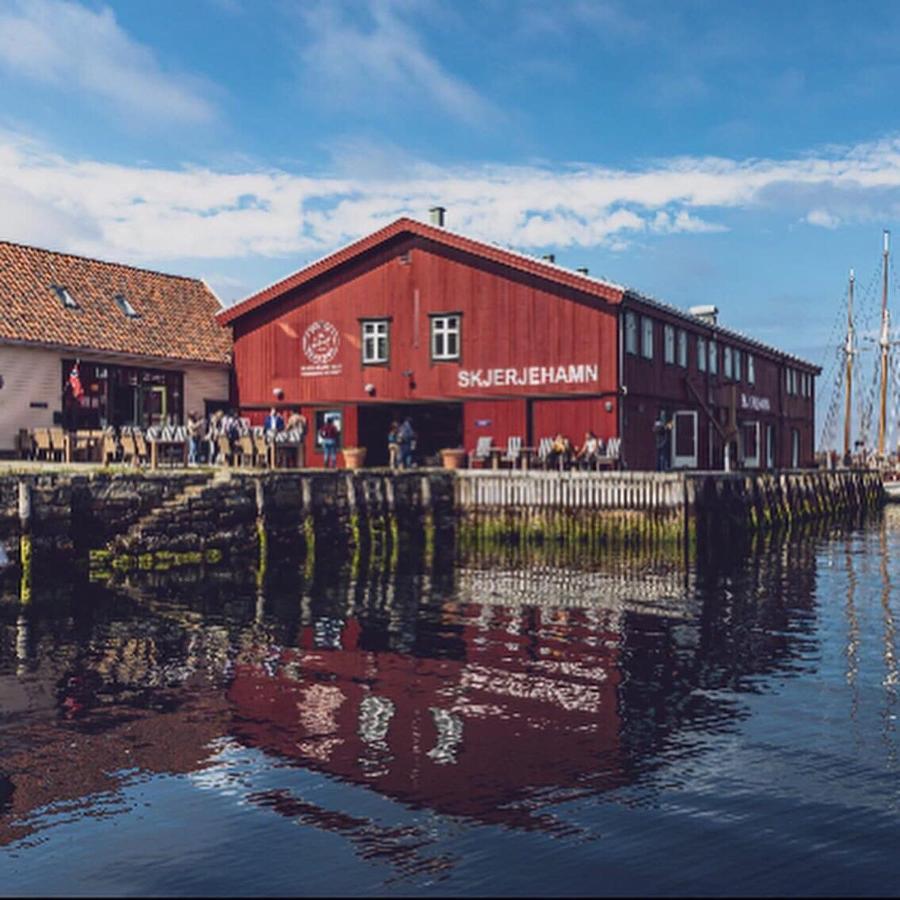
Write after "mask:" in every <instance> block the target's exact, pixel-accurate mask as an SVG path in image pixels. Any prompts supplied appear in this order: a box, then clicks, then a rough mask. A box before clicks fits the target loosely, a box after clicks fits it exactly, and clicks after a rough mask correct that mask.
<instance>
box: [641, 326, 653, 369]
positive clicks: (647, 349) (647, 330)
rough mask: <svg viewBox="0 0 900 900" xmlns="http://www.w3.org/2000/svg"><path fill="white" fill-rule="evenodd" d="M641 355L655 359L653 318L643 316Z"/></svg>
mask: <svg viewBox="0 0 900 900" xmlns="http://www.w3.org/2000/svg"><path fill="white" fill-rule="evenodd" d="M641 356H643V357H644V359H653V319H651V318H650V316H641Z"/></svg>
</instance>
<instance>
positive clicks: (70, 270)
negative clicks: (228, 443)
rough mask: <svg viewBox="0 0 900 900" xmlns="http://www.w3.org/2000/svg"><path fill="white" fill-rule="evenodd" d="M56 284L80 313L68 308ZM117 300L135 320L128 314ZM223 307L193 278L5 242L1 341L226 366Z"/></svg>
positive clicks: (0, 244)
mask: <svg viewBox="0 0 900 900" xmlns="http://www.w3.org/2000/svg"><path fill="white" fill-rule="evenodd" d="M54 285H59V286H60V287H64V288H66V289H67V290H68V292H69V293H70V294H71V295H72V297H73V299H74V300H75V302H76V303H77V304H78V309H67V308H66V307H65V306H64V305H63V302H62V300H61V299H60V298H59V296H58V295H57V293H56V291H55V290H54V287H53V286H54ZM116 294H124V296H125V297H126V298H127V300H128V302H129V303H130V304H131V306H132V307H133V308H134V310H135V312H137V313H138V314H139V317H138V318H131V317H129V316H127V315H125V313H124V312H123V311H122V310H121V309H120V308H119V306H118V305H117V303H116V300H115V297H116ZM221 308H222V307H221V304H220V303H219V301H218V300H217V299H216V296H215V295H214V294H213V292H212V291H211V290H210V289H209V287H207V285H206V284H204V283H203V282H202V281H199V280H198V279H196V278H184V277H182V276H180V275H165V274H163V273H161V272H153V271H150V270H149V269H139V268H135V267H133V266H126V265H122V264H121V263H111V262H103V261H102V260H97V259H88V258H86V257H83V256H72V255H70V254H67V253H57V252H54V251H51V250H42V249H40V248H38V247H27V246H24V245H22V244H14V243H10V242H7V241H0V343H2V342H4V341H16V342H26V343H35V344H54V345H61V346H65V347H72V348H83V349H91V350H100V351H109V352H112V353H128V354H133V355H136V356H150V357H158V358H163V359H179V360H196V361H198V362H213V363H228V362H229V361H230V358H231V357H230V353H231V346H232V344H231V335H230V333H229V331H230V329H228V328H223V327H222V326H221V325H219V324H218V322H217V321H216V318H215V317H216V313H218V312H219V311H220V309H221Z"/></svg>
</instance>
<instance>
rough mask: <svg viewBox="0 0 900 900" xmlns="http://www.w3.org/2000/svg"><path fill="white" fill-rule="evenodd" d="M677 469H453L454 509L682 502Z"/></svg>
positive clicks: (649, 506)
mask: <svg viewBox="0 0 900 900" xmlns="http://www.w3.org/2000/svg"><path fill="white" fill-rule="evenodd" d="M686 490H687V488H686V485H685V479H684V476H683V475H682V474H680V473H678V472H534V471H517V470H510V471H495V470H479V469H467V470H463V471H459V472H457V478H456V504H457V508H458V509H463V510H478V509H504V508H508V509H642V510H672V509H679V508H681V507H683V506H684V504H685V500H686V496H687V494H686Z"/></svg>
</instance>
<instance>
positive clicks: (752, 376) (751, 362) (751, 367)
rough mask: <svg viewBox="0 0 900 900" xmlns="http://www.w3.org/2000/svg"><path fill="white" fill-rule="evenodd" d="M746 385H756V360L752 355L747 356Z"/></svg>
mask: <svg viewBox="0 0 900 900" xmlns="http://www.w3.org/2000/svg"><path fill="white" fill-rule="evenodd" d="M747 383H748V384H756V360H755V359H754V358H753V354H752V353H748V354H747Z"/></svg>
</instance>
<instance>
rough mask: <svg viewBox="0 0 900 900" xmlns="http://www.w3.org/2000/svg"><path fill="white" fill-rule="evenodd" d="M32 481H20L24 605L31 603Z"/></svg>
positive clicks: (21, 591)
mask: <svg viewBox="0 0 900 900" xmlns="http://www.w3.org/2000/svg"><path fill="white" fill-rule="evenodd" d="M31 525H32V521H31V482H29V481H20V482H19V563H20V565H21V576H20V579H19V602H20V603H21V604H22V606H28V605H29V604H30V603H31V567H32V544H31Z"/></svg>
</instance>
